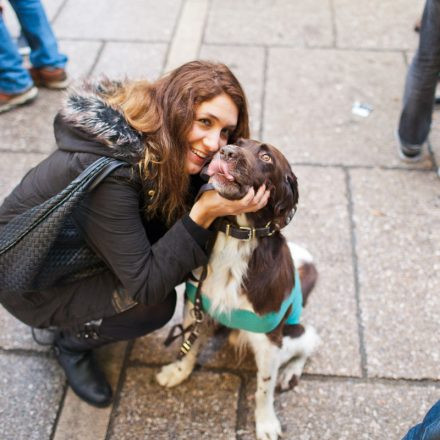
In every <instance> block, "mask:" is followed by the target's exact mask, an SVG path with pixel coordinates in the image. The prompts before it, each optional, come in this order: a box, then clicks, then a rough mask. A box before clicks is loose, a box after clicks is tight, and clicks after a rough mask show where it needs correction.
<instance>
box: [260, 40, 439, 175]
mask: <svg viewBox="0 0 440 440" xmlns="http://www.w3.org/2000/svg"><path fill="white" fill-rule="evenodd" d="M406 69H407V68H406V65H405V62H404V58H403V55H402V54H401V53H381V52H366V51H365V52H354V51H340V50H339V51H338V50H320V49H316V50H303V49H283V48H275V49H271V50H270V52H269V67H268V79H267V86H266V107H265V111H264V120H263V124H264V131H263V135H264V139H265V140H266V141H267V142H270V143H273V144H275V145H278V146H279V147H281V148H283V149H284V150H285V151H287V152H288V153H289V154H291V158H292V159H293V160H295V161H296V162H307V163H319V164H338V165H339V164H342V165H347V166H355V165H362V166H365V165H374V166H402V165H401V163H400V161H399V160H398V157H397V153H396V144H395V139H394V132H395V129H396V124H397V119H398V115H399V112H400V105H401V104H400V103H401V95H402V90H403V84H404V79H405V75H406ZM390 78H393V80H392V81H390ZM356 101H358V102H361V103H366V104H368V105H371V106H372V107H373V111H372V112H371V113H370V115H369V116H368V117H362V116H358V115H356V114H353V113H352V107H353V104H354V103H355V102H356ZM412 167H418V168H431V167H432V163H431V162H430V161H429V160H427V161H422V162H421V163H418V164H417V165H412Z"/></svg>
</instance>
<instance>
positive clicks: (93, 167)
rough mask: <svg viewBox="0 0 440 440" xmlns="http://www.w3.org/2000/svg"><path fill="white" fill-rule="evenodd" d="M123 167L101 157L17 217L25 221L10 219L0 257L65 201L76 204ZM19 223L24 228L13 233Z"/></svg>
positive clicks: (115, 161) (0, 244)
mask: <svg viewBox="0 0 440 440" xmlns="http://www.w3.org/2000/svg"><path fill="white" fill-rule="evenodd" d="M124 165H128V164H127V162H123V161H121V160H117V159H113V158H111V157H101V158H99V159H98V160H96V161H95V162H93V163H92V164H90V165H89V166H88V167H87V168H86V169H85V170H84V171H83V172H82V173H81V174H80V175H79V176H78V177H76V178H75V179H74V180H73V181H72V182H71V183H70V184H69V185H68V186H67V187H66V188H64V189H63V190H62V191H60V192H59V193H58V194H56V195H54V196H53V197H51V198H50V199H49V200H47V201H46V202H44V203H43V204H42V205H39V206H37V207H34V208H31V209H30V210H28V211H27V212H25V213H23V214H21V215H20V216H18V217H22V218H24V216H26V217H27V220H25V221H23V220H20V219H19V218H18V217H17V218H16V219H12V220H11V221H10V224H6V225H5V228H4V229H3V230H2V233H3V234H2V239H0V255H2V254H4V253H5V252H7V251H8V250H9V249H10V248H11V247H13V246H14V245H15V244H16V243H17V242H18V241H20V240H21V239H22V238H23V237H24V236H26V235H27V234H28V233H29V232H30V231H31V230H32V229H34V228H35V227H36V226H37V225H38V224H39V223H41V222H42V221H43V220H45V219H46V218H47V217H48V216H49V215H50V214H51V213H52V212H53V211H55V210H56V209H57V208H58V207H59V206H60V205H63V204H64V203H66V201H69V203H73V204H74V203H76V202H75V201H74V199H77V197H78V195H79V196H82V195H84V194H85V193H86V192H88V191H91V190H92V189H93V188H95V187H96V185H98V184H99V183H100V182H101V181H102V180H103V179H104V178H105V177H107V176H108V175H109V174H110V173H112V172H113V171H114V170H115V169H116V168H119V167H121V166H124ZM73 195H75V197H73V198H72V196H73ZM70 200H71V201H70ZM19 222H21V225H23V224H24V223H25V225H24V227H21V228H18V229H15V231H14V223H19ZM8 230H11V233H9V231H8ZM6 232H8V233H6ZM6 237H7V238H6Z"/></svg>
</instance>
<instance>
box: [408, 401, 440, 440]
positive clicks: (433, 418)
mask: <svg viewBox="0 0 440 440" xmlns="http://www.w3.org/2000/svg"><path fill="white" fill-rule="evenodd" d="M402 440H440V400H439V401H438V402H437V403H436V404H435V405H434V406H433V407H432V408H431V409H430V410H429V411H428V413H427V414H426V416H425V418H424V419H423V422H422V423H419V424H418V425H416V426H414V427H412V428H411V429H410V430H409V431H408V433H407V434H406V435H405V437H403V438H402Z"/></svg>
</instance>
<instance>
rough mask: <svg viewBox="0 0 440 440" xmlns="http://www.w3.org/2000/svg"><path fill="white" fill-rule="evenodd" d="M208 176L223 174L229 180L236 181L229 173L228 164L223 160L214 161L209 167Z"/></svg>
mask: <svg viewBox="0 0 440 440" xmlns="http://www.w3.org/2000/svg"><path fill="white" fill-rule="evenodd" d="M207 174H208V176H213V175H214V174H223V175H224V176H225V177H226V178H227V179H228V180H234V176H232V175H231V174H230V173H229V170H228V164H227V163H226V162H225V161H223V160H221V159H214V160H213V161H212V162H211V163H210V164H209V167H208V171H207Z"/></svg>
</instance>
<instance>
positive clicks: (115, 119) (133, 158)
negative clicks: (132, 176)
mask: <svg viewBox="0 0 440 440" xmlns="http://www.w3.org/2000/svg"><path fill="white" fill-rule="evenodd" d="M121 86H122V83H120V82H113V81H110V80H108V79H103V80H101V81H99V82H89V81H85V82H83V83H82V84H81V85H80V86H79V87H77V88H75V89H71V90H70V92H69V94H68V96H67V99H66V101H65V103H64V106H63V108H62V110H61V111H60V112H59V113H58V115H57V116H56V118H55V122H54V128H55V139H56V141H57V145H58V148H59V149H60V150H64V151H72V152H87V153H95V154H100V155H104V156H110V157H116V158H119V159H123V160H126V161H127V162H130V163H135V162H137V161H138V160H139V159H140V158H141V156H142V152H143V149H144V142H143V136H142V134H141V133H140V132H138V131H137V130H135V129H134V128H133V127H132V126H131V125H130V124H129V123H128V122H127V120H126V119H125V117H124V115H123V114H122V112H120V111H118V110H116V109H114V108H112V107H110V106H109V105H108V104H107V103H106V101H105V99H104V96H105V95H108V94H111V93H112V92H114V91H115V90H117V89H118V88H120V87H121Z"/></svg>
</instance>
